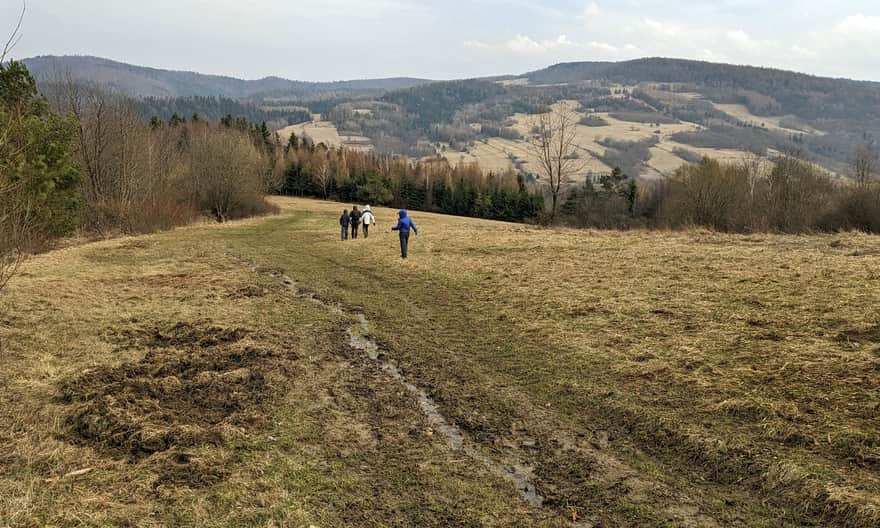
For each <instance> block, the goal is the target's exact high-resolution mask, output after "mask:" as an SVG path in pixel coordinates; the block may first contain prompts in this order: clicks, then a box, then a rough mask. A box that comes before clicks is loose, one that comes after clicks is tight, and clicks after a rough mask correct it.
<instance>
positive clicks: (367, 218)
mask: <svg viewBox="0 0 880 528" xmlns="http://www.w3.org/2000/svg"><path fill="white" fill-rule="evenodd" d="M361 222H363V224H364V238H367V237H369V236H370V226H371V225H373V224H375V223H376V217H375V216H373V211H372V209H370V206H369V205H368V206H366V207H364V213H363V214H362V215H361Z"/></svg>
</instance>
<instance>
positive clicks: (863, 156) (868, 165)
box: [851, 141, 880, 186]
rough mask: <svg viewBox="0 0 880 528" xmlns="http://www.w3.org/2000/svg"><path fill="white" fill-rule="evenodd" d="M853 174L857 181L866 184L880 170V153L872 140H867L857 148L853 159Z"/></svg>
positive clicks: (862, 184)
mask: <svg viewBox="0 0 880 528" xmlns="http://www.w3.org/2000/svg"><path fill="white" fill-rule="evenodd" d="M851 168H852V173H853V174H852V175H853V178H854V179H855V180H856V183H857V184H859V185H861V186H865V185H867V184H868V183H869V182H870V181H871V180H872V179H873V178H874V175H875V174H876V173H877V171H878V170H880V154H878V153H877V146H876V145H875V144H874V143H873V142H870V141H865V142H864V143H862V144H861V145H859V146H857V147H856V148H855V151H854V152H853V159H852V167H851Z"/></svg>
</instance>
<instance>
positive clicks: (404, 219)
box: [391, 209, 419, 258]
mask: <svg viewBox="0 0 880 528" xmlns="http://www.w3.org/2000/svg"><path fill="white" fill-rule="evenodd" d="M397 214H398V216H399V217H400V220H398V221H397V225H396V226H394V227H392V228H391V230H392V231H397V232H398V233H400V258H406V250H407V246H409V231H410V230H412V231H413V232H415V234H416V236H419V229H418V228H417V227H416V225H415V224H414V223H413V221H412V218H410V217H408V216H407V215H406V209H401V210H400V212H399V213H397Z"/></svg>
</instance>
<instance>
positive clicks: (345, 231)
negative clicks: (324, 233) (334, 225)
mask: <svg viewBox="0 0 880 528" xmlns="http://www.w3.org/2000/svg"><path fill="white" fill-rule="evenodd" d="M342 240H348V226H342Z"/></svg>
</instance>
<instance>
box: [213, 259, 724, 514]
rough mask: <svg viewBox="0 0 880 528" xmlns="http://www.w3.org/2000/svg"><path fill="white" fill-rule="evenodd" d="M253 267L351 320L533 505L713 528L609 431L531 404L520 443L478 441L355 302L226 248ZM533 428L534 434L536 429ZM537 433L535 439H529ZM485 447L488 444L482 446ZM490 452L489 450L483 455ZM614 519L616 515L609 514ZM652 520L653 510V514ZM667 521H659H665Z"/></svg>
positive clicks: (386, 362) (368, 346) (426, 409)
mask: <svg viewBox="0 0 880 528" xmlns="http://www.w3.org/2000/svg"><path fill="white" fill-rule="evenodd" d="M227 256H229V257H231V258H233V259H235V260H236V261H238V262H239V263H240V264H242V265H243V266H245V267H247V268H248V269H249V270H251V271H252V272H254V273H258V274H262V275H268V276H270V277H272V278H274V279H277V280H278V281H279V287H281V288H284V289H285V290H286V291H288V292H289V293H290V294H291V295H293V296H295V297H296V298H298V299H301V300H303V301H305V302H310V303H314V304H316V305H318V306H321V307H322V308H324V309H326V310H328V311H329V312H331V313H333V314H335V315H341V316H344V317H346V318H347V319H349V320H350V324H349V326H348V327H347V328H346V330H345V333H346V335H347V336H348V345H349V346H350V347H351V348H352V349H354V350H357V351H359V352H361V353H363V354H364V355H365V356H366V357H367V358H369V360H370V361H372V362H374V363H375V364H376V365H377V366H378V367H379V368H380V369H381V370H382V371H384V372H385V373H387V374H388V375H389V376H390V377H391V378H392V379H394V380H396V381H397V382H398V383H399V384H400V385H401V386H402V387H403V388H405V389H406V391H407V392H408V393H409V394H410V395H411V397H412V398H413V399H414V400H415V401H417V403H418V406H419V408H420V410H421V412H422V413H423V415H424V416H425V418H426V419H427V421H428V423H429V424H430V425H431V427H432V429H433V430H434V431H436V432H437V433H439V434H440V435H442V436H443V438H444V439H445V441H446V444H447V446H448V448H449V449H450V450H452V451H453V452H457V453H461V454H463V455H465V456H466V457H468V458H469V459H470V460H472V461H473V462H474V463H475V464H479V465H481V466H484V467H485V468H487V469H488V470H489V471H490V472H491V473H493V474H495V475H497V476H499V477H501V478H503V479H505V480H507V481H509V482H510V483H512V484H513V485H514V486H515V488H516V490H517V492H518V493H519V495H520V496H521V498H522V500H523V501H524V502H525V503H527V504H528V505H530V506H531V507H533V508H538V509H540V508H550V509H552V510H554V511H556V512H557V513H558V514H560V515H563V516H565V517H566V518H569V519H570V522H569V526H572V527H575V528H593V527H596V528H599V527H602V526H614V525H618V524H615V523H614V521H612V524H609V523H608V519H609V515H608V514H609V512H608V511H607V508H606V507H605V506H607V505H608V504H615V506H614V508H615V509H616V508H617V507H618V506H617V505H618V503H620V504H624V503H625V504H627V505H635V509H636V510H637V509H639V508H645V509H646V510H651V511H654V512H655V514H659V515H660V517H663V518H665V519H668V520H669V521H671V522H673V523H674V525H675V526H682V527H716V526H720V525H719V523H717V522H716V520H715V518H714V517H715V516H714V515H713V514H711V513H708V512H706V511H704V509H703V508H700V507H699V506H698V505H697V503H696V502H695V501H694V500H693V499H692V498H691V497H690V496H688V495H687V494H685V493H682V492H680V491H679V490H677V489H675V487H674V486H670V485H669V483H667V482H665V480H664V479H663V478H654V476H653V475H652V476H651V477H647V476H645V475H644V474H643V473H642V472H640V471H638V470H637V469H634V468H633V467H631V466H629V465H628V464H627V463H625V462H624V461H622V460H620V459H618V458H616V457H615V456H613V455H611V454H610V453H609V452H608V451H607V448H608V437H607V434H606V433H604V431H602V432H600V434H599V435H598V439H597V437H596V435H587V436H585V435H583V434H580V433H576V432H573V431H567V430H565V429H564V428H561V427H557V426H556V425H555V424H554V422H555V420H554V419H553V417H551V416H549V415H548V414H547V412H546V411H544V410H543V409H534V410H532V409H531V407H532V406H531V404H529V403H525V402H524V407H529V408H530V412H532V413H533V417H534V419H535V420H536V421H537V422H543V423H540V425H537V424H530V426H533V427H529V428H528V429H529V430H530V432H531V433H532V435H529V434H525V435H524V436H523V437H522V438H521V439H520V441H519V442H518V443H519V445H518V446H515V447H514V446H506V447H505V448H503V449H499V448H498V447H497V446H484V445H482V444H481V443H479V442H478V441H477V440H476V439H475V438H472V437H471V435H470V434H469V433H468V432H467V431H466V430H465V429H463V428H461V427H459V426H457V425H456V424H455V422H454V421H453V420H450V419H449V418H448V417H447V416H446V415H445V414H444V413H443V411H442V410H441V405H440V404H439V403H438V402H437V401H436V400H435V399H434V398H432V396H431V395H430V394H429V393H428V391H426V390H425V389H424V388H422V387H420V386H419V384H418V382H417V381H415V380H412V379H410V378H409V377H408V376H407V374H406V373H405V372H404V371H403V370H402V369H401V368H400V367H399V366H398V365H397V363H396V362H395V361H394V360H392V359H391V358H389V357H388V354H387V353H386V351H385V350H383V348H382V346H381V345H380V344H379V343H378V342H377V341H376V340H375V339H373V338H372V336H371V333H370V328H371V323H370V321H369V320H368V319H367V316H366V314H364V313H363V311H362V310H360V309H358V308H353V307H348V306H344V305H343V304H341V303H338V302H335V301H331V300H328V299H325V298H322V297H321V296H320V295H319V294H318V293H316V292H314V291H312V290H310V289H308V288H306V287H302V286H300V285H299V284H298V283H297V281H296V280H294V279H293V278H292V277H291V276H289V275H288V274H287V273H286V272H285V270H283V269H278V268H267V267H262V266H260V265H259V264H257V263H256V262H255V261H253V260H251V259H249V258H246V257H243V256H241V255H237V254H233V253H227ZM535 433H537V435H536V434H535ZM534 436H540V438H541V440H535V439H534ZM487 448H488V449H487ZM486 451H491V455H489V454H486ZM588 504H590V505H595V504H600V505H602V509H603V510H606V511H602V512H595V513H594V512H592V511H590V510H589V509H588V508H587V507H586V506H587V505H588ZM610 518H612V519H615V520H617V521H619V520H621V519H622V518H621V517H619V516H617V515H613V514H612V515H611V517H610ZM624 518H626V519H627V520H628V521H630V522H628V523H627V524H628V525H633V526H643V525H644V526H647V525H649V524H653V523H648V522H646V521H645V520H646V519H647V518H648V517H645V518H644V519H641V518H639V516H638V515H637V516H636V518H632V517H629V516H626V517H624ZM650 518H651V519H655V518H656V516H651V517H650ZM665 525H667V524H664V526H665Z"/></svg>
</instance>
